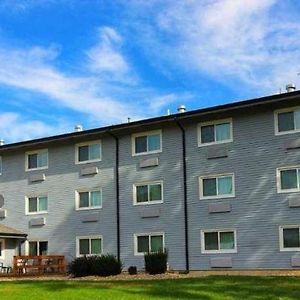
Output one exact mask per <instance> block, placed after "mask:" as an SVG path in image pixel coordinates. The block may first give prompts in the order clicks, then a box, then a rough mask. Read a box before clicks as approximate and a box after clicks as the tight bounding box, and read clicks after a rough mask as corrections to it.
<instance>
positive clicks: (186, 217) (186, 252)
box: [174, 118, 190, 272]
mask: <svg viewBox="0 0 300 300" xmlns="http://www.w3.org/2000/svg"><path fill="white" fill-rule="evenodd" d="M174 121H175V123H176V124H177V126H178V127H179V129H180V130H181V133H182V166H183V206H184V233H185V235H184V237H185V268H186V271H187V272H189V271H190V262H189V230H188V229H189V228H188V205H187V171H186V136H185V130H184V128H183V127H182V125H181V124H180V123H179V122H178V120H177V118H174Z"/></svg>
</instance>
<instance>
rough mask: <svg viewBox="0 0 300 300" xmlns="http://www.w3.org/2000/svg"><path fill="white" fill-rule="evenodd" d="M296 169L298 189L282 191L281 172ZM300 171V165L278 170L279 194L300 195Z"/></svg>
mask: <svg viewBox="0 0 300 300" xmlns="http://www.w3.org/2000/svg"><path fill="white" fill-rule="evenodd" d="M294 169H296V174H297V185H298V188H295V189H284V190H282V189H281V171H288V170H294ZM298 169H300V165H296V166H287V167H279V168H277V169H276V183H277V193H279V194H283V193H299V192H300V178H299V172H298Z"/></svg>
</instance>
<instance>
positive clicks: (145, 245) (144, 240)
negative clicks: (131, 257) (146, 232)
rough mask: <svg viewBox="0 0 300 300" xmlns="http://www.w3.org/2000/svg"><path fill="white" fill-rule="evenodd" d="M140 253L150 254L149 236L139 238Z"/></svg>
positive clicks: (138, 248)
mask: <svg viewBox="0 0 300 300" xmlns="http://www.w3.org/2000/svg"><path fill="white" fill-rule="evenodd" d="M137 250H138V252H140V253H141V252H149V251H150V249H149V236H138V238H137Z"/></svg>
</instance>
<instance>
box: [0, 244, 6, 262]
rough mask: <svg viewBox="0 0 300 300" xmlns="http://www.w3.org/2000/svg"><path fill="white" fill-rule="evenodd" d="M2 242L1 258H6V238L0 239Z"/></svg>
mask: <svg viewBox="0 0 300 300" xmlns="http://www.w3.org/2000/svg"><path fill="white" fill-rule="evenodd" d="M0 242H1V244H0V245H1V249H0V250H1V255H0V259H5V239H0Z"/></svg>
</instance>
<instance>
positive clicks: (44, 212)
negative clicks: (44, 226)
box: [25, 211, 48, 216]
mask: <svg viewBox="0 0 300 300" xmlns="http://www.w3.org/2000/svg"><path fill="white" fill-rule="evenodd" d="M47 214H48V211H41V212H27V213H26V214H25V215H26V216H38V215H47Z"/></svg>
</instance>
